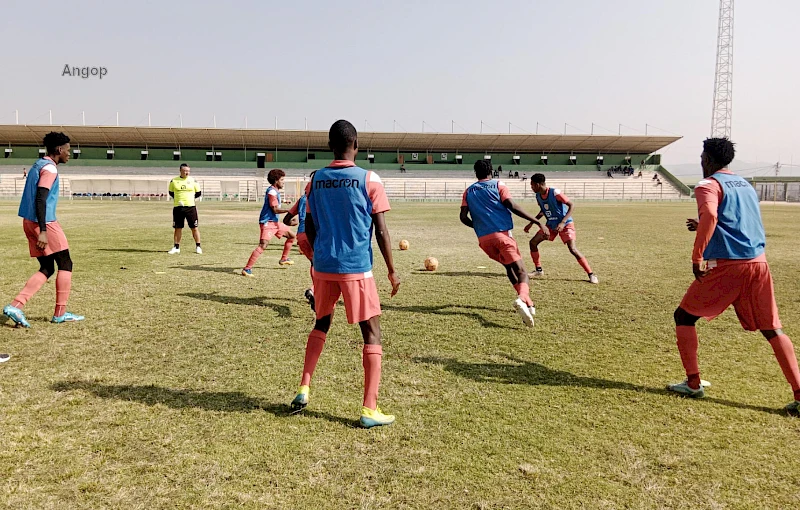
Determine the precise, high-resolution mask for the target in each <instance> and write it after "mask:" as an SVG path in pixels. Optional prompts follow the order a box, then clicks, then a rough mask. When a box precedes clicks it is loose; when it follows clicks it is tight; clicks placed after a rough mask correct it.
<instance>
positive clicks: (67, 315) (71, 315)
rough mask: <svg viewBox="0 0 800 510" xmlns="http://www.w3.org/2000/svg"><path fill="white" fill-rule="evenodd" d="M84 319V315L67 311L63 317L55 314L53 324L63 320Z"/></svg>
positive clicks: (74, 320)
mask: <svg viewBox="0 0 800 510" xmlns="http://www.w3.org/2000/svg"><path fill="white" fill-rule="evenodd" d="M83 319H84V317H83V315H75V314H74V313H70V312H65V313H64V315H62V316H61V317H55V316H53V320H51V321H50V322H52V323H53V324H61V323H63V322H78V321H82V320H83Z"/></svg>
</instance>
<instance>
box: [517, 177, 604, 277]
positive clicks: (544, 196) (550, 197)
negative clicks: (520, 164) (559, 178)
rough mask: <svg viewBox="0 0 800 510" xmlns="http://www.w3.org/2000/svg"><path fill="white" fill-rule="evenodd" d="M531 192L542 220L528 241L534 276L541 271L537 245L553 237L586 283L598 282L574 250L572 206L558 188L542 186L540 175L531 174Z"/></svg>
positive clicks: (542, 179)
mask: <svg viewBox="0 0 800 510" xmlns="http://www.w3.org/2000/svg"><path fill="white" fill-rule="evenodd" d="M531 189H532V190H533V192H534V193H536V201H537V202H538V203H539V209H540V211H539V214H537V215H536V218H537V219H539V218H541V217H542V216H544V217H545V218H546V224H545V225H544V226H541V225H540V226H539V231H538V232H536V235H535V236H533V237H532V238H531V240H530V248H531V258H532V259H533V265H534V266H536V272H535V273H534V275H535V276H542V275H543V274H544V269H542V264H541V262H540V256H539V244H540V243H541V242H543V241H545V240H548V241H555V239H556V236H558V237H560V238H561V241H562V242H563V243H564V244H566V245H567V248H568V249H569V252H570V253H571V254H572V256H573V257H575V259H576V260H577V261H578V264H580V266H581V267H582V268H583V270H584V271H586V274H587V275H588V276H589V283H600V280H599V279H598V278H597V275H596V274H594V273H593V272H592V268H591V266H590V265H589V262H588V261H587V260H586V257H584V256H583V255H582V254H581V252H579V251H578V248H576V247H575V223H574V222H573V221H572V212H573V211H574V210H575V204H573V203H572V201H571V200H570V199H569V198H567V196H566V195H565V194H563V193H562V192H561V190H560V189H558V188H550V187H548V186H547V184H546V183H545V177H544V174H533V175H532V176H531ZM532 226H533V223H530V224H528V225H527V226H526V227H525V232H528V231H530V229H531V227H532Z"/></svg>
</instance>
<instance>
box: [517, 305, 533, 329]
mask: <svg viewBox="0 0 800 510" xmlns="http://www.w3.org/2000/svg"><path fill="white" fill-rule="evenodd" d="M514 308H515V309H516V310H517V313H519V316H520V317H522V322H523V323H524V324H525V325H526V326H528V327H529V328H532V327H533V315H532V314H531V311H530V309H529V308H528V305H526V304H525V303H524V302H523V301H522V299H520V298H517V299H516V301H514Z"/></svg>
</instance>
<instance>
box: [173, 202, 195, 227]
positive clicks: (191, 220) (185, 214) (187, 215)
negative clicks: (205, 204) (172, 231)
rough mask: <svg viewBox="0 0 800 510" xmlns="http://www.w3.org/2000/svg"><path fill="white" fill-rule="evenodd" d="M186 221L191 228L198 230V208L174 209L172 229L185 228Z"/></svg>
mask: <svg viewBox="0 0 800 510" xmlns="http://www.w3.org/2000/svg"><path fill="white" fill-rule="evenodd" d="M184 220H186V222H187V223H188V224H189V228H197V226H198V222H197V207H195V206H192V207H173V208H172V228H183V221H184Z"/></svg>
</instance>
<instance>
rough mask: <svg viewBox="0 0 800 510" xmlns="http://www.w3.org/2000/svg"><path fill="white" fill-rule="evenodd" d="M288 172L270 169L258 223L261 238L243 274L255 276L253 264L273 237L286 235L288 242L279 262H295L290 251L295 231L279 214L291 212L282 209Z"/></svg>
mask: <svg viewBox="0 0 800 510" xmlns="http://www.w3.org/2000/svg"><path fill="white" fill-rule="evenodd" d="M285 177H286V173H285V172H284V171H283V170H279V169H277V168H276V169H274V170H270V171H269V174H267V182H269V184H270V185H269V187H268V188H267V192H266V193H265V194H264V205H263V207H261V215H260V216H259V218H258V223H259V225H260V227H261V238H260V240H259V242H258V246H256V249H255V250H253V253H251V254H250V258H249V259H248V260H247V265H246V266H244V269H242V276H253V266H254V265H255V263H256V261H257V260H258V257H260V256H261V254H262V253H264V250H266V249H267V245H269V242H270V241H271V240H272V238H273V237H277V238H278V239H280V238H282V237H285V238H286V242H284V243H283V254H282V255H281V259H280V260H279V261H278V264H280V265H282V266H291V265H292V264H294V262H293V261H292V260H290V259H289V251H290V250H291V249H292V245H293V244H294V239H295V235H294V232H292V231H291V230H289V227H288V226H286V225H284V224H283V223H281V222H280V221H279V219H278V215H279V214H283V213H285V212H289V211H288V210H287V209H281V190H282V189H283V183H284V179H285Z"/></svg>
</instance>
